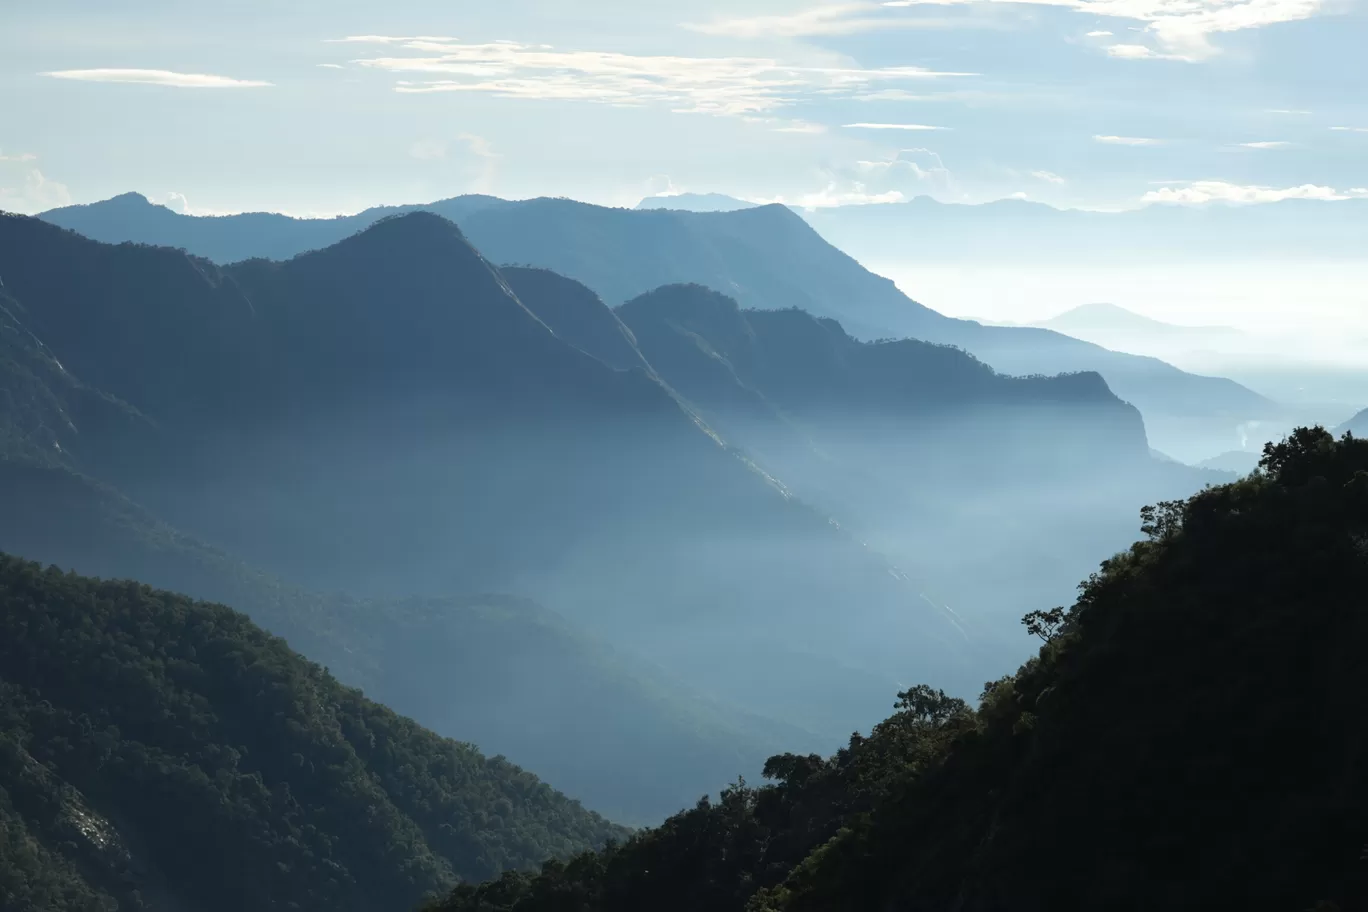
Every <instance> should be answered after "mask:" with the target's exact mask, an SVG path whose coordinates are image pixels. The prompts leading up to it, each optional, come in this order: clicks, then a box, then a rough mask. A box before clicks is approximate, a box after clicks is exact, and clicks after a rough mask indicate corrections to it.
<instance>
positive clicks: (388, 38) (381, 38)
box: [323, 35, 461, 44]
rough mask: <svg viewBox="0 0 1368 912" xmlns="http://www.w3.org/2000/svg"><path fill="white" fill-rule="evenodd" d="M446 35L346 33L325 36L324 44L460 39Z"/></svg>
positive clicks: (399, 42) (394, 42) (448, 40)
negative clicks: (331, 36) (337, 35)
mask: <svg viewBox="0 0 1368 912" xmlns="http://www.w3.org/2000/svg"><path fill="white" fill-rule="evenodd" d="M460 40H461V39H459V38H452V37H450V36H447V35H408V36H397V35H348V36H347V37H346V38H325V39H323V43H324V44H407V43H408V42H410V41H434V42H440V43H443V44H445V43H449V42H452V41H460Z"/></svg>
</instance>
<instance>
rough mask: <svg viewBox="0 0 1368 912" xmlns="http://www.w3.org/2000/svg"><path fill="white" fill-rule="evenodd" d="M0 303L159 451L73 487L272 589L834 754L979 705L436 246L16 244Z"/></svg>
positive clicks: (840, 539)
mask: <svg viewBox="0 0 1368 912" xmlns="http://www.w3.org/2000/svg"><path fill="white" fill-rule="evenodd" d="M0 275H4V281H5V284H6V288H7V289H9V291H10V292H11V293H12V294H13V295H14V297H15V298H16V300H20V301H22V302H23V304H24V306H25V308H26V309H27V310H26V312H27V314H28V316H29V322H28V325H29V326H31V327H32V331H33V332H34V333H35V334H36V335H37V336H38V337H39V338H41V339H42V340H43V342H44V344H45V345H46V346H47V347H49V348H50V349H51V351H53V352H54V353H55V356H56V357H57V358H59V359H60V360H61V363H62V365H63V366H64V368H65V370H66V371H68V372H69V373H70V374H71V375H73V376H76V377H81V378H83V379H85V378H98V386H99V389H100V390H101V391H102V392H104V393H106V394H108V395H110V396H114V397H117V398H118V399H119V400H121V401H123V402H127V403H130V407H134V408H136V409H137V410H138V412H139V414H141V415H144V416H146V418H147V420H148V422H149V423H150V425H151V431H150V432H149V433H148V434H146V435H145V437H144V438H143V439H141V440H140V441H138V445H137V446H131V447H130V449H128V450H126V451H125V450H121V451H120V452H119V453H118V454H117V457H118V458H107V457H104V455H103V454H101V458H99V459H95V460H92V461H90V462H83V463H81V464H79V465H78V466H77V468H79V469H80V470H81V471H82V472H83V473H84V474H86V475H88V476H91V477H94V478H98V479H99V480H100V481H101V482H103V483H105V484H107V485H110V486H112V487H113V488H115V489H117V490H118V491H119V492H120V493H121V494H123V495H126V496H127V497H128V498H129V499H131V500H132V501H133V502H135V503H137V504H139V505H140V506H141V507H142V508H144V509H146V510H147V511H148V512H149V513H151V514H152V515H154V516H156V517H157V518H158V519H159V520H160V521H162V522H165V523H166V524H168V525H169V526H170V527H173V528H175V529H178V530H181V531H183V532H184V533H185V534H186V535H189V536H191V537H193V538H195V539H197V540H200V541H204V542H207V543H209V544H211V545H213V546H214V547H216V548H220V549H222V550H224V551H226V552H228V553H230V554H233V555H235V556H237V557H238V558H240V559H241V560H243V561H245V562H246V563H247V564H249V565H251V566H254V567H259V568H260V569H261V570H263V571H265V572H266V573H268V574H270V575H272V576H275V577H278V578H282V579H287V580H290V581H291V582H293V583H296V584H298V585H301V586H302V587H304V588H306V589H314V590H323V591H334V590H339V589H340V590H344V591H348V592H350V593H352V594H354V595H357V596H361V597H376V598H389V597H392V596H395V595H421V596H427V597H440V596H445V595H449V594H451V593H470V592H504V593H516V594H517V595H519V596H522V597H525V598H530V599H533V600H534V601H536V602H539V603H541V604H547V605H551V606H553V607H554V608H555V609H556V611H557V613H559V614H560V615H562V616H564V617H565V618H567V619H568V620H569V621H570V622H571V623H572V624H574V625H575V626H576V627H578V628H580V629H582V630H583V631H584V632H585V633H586V634H587V635H588V636H591V637H594V638H596V639H598V640H600V641H602V642H604V643H606V644H608V645H609V646H611V647H612V648H614V649H617V650H622V651H624V652H626V653H629V654H633V655H637V656H640V657H641V659H643V660H644V661H646V662H648V663H651V664H652V665H654V666H659V667H660V668H662V669H663V671H664V674H665V678H666V679H674V680H678V681H680V682H682V684H683V685H684V686H685V687H686V688H689V689H692V690H693V691H694V692H697V693H698V694H699V695H700V698H701V699H704V700H705V701H706V700H714V701H718V702H721V703H724V704H731V705H732V707H733V708H734V709H733V711H736V712H739V713H740V714H741V715H740V716H739V717H734V718H741V719H746V718H750V716H747V715H746V714H747V713H749V714H751V715H759V716H763V717H766V718H768V719H772V720H775V721H776V722H777V723H779V727H778V729H777V730H779V731H783V730H792V728H793V727H797V728H799V729H802V730H804V731H810V732H814V733H816V734H818V735H820V736H821V737H823V738H825V739H827V740H828V742H829V741H830V739H832V738H834V737H839V734H840V732H842V731H843V730H844V729H846V728H848V727H849V725H850V724H851V720H852V719H860V718H865V719H869V718H872V717H874V714H875V713H876V712H877V706H878V705H879V701H880V694H881V693H883V692H885V691H886V689H887V687H888V686H890V685H891V684H893V683H894V682H896V680H897V679H898V678H899V677H900V676H901V675H902V674H903V673H904V671H905V669H906V668H907V667H909V666H916V665H920V666H923V667H926V668H928V669H931V668H934V669H935V672H934V673H935V674H938V675H943V679H944V680H946V681H947V683H949V682H954V681H958V682H959V684H958V685H957V686H961V687H966V686H971V685H970V683H969V682H971V681H973V679H974V678H975V677H977V672H976V670H975V669H974V658H973V657H974V647H973V644H972V643H970V642H969V641H968V640H967V639H966V637H965V635H964V633H963V632H962V631H960V630H959V629H958V628H957V627H956V626H955V624H954V623H953V621H952V619H950V618H948V617H946V616H945V614H944V612H942V611H941V610H939V609H937V608H935V607H932V606H929V605H926V603H925V602H924V601H923V600H922V599H921V598H920V590H919V589H918V587H917V585H916V583H915V582H914V581H913V580H911V579H910V578H909V577H908V576H907V574H906V573H905V572H900V571H899V570H898V569H897V567H896V566H894V565H893V564H892V563H890V562H889V561H888V560H887V559H886V558H885V557H883V556H881V555H879V554H878V553H876V552H874V551H872V550H871V549H869V548H868V547H866V546H864V545H862V544H861V543H860V542H859V541H857V540H856V539H854V538H853V537H852V536H850V535H849V534H848V533H847V532H845V531H843V530H842V529H841V528H839V527H838V526H836V525H834V524H833V523H832V522H831V521H830V519H829V517H828V516H827V515H825V514H823V513H821V512H818V511H816V510H814V509H813V508H812V507H810V506H809V505H807V504H805V503H803V502H801V501H799V500H798V499H796V498H794V497H793V496H792V494H791V492H789V491H787V490H785V489H784V488H783V486H782V485H781V484H779V483H777V482H775V481H774V480H773V479H772V478H767V477H766V476H765V475H764V474H763V473H761V472H759V471H757V470H756V468H755V467H754V466H753V465H749V464H747V463H746V462H745V461H744V460H743V459H741V458H738V456H737V455H736V454H735V453H734V452H732V451H731V450H729V449H728V448H727V447H726V446H725V445H724V444H723V442H722V441H720V440H719V438H718V437H717V435H716V433H715V432H714V431H713V430H712V429H711V428H709V427H708V426H707V425H706V423H704V422H702V421H701V419H700V418H699V417H698V415H697V414H695V413H694V412H692V411H691V410H689V409H688V408H687V407H685V406H682V405H681V404H680V402H679V401H678V400H677V398H676V397H675V396H674V395H673V394H672V393H671V391H670V390H668V389H666V388H665V387H664V386H662V385H661V384H660V383H659V382H658V380H657V379H656V378H654V377H653V376H651V374H650V373H648V372H647V371H646V370H645V369H635V370H631V371H616V370H613V369H612V368H610V367H609V366H608V365H606V364H604V363H603V362H602V361H600V360H598V359H597V358H595V357H593V356H591V355H589V354H586V353H584V352H583V351H581V350H579V349H577V348H576V347H574V345H572V344H568V343H567V342H566V341H565V340H564V339H563V338H561V337H560V336H558V335H557V334H556V333H555V332H554V331H553V330H552V329H551V327H549V326H548V325H547V324H546V322H544V321H543V320H541V319H540V318H539V317H538V316H536V315H535V314H533V313H532V312H531V311H530V310H529V309H528V307H527V305H526V304H525V303H524V302H523V301H521V300H520V299H519V298H518V297H517V296H516V294H514V292H513V290H512V287H511V285H510V284H509V281H508V280H507V279H506V278H505V277H504V276H503V274H502V273H501V272H500V271H499V270H497V269H495V268H494V267H493V266H492V265H491V264H490V263H489V262H488V261H487V260H485V259H484V258H483V257H482V256H481V255H480V254H479V253H478V252H476V251H475V250H474V249H473V248H472V247H471V246H470V244H469V243H468V241H467V240H466V239H465V238H464V237H463V236H462V234H461V232H460V231H459V230H458V229H456V227H455V226H454V225H452V224H451V223H450V222H448V221H446V220H443V219H441V218H438V217H436V216H432V215H430V214H425V213H414V214H408V215H403V216H398V217H394V218H391V219H388V220H384V221H382V222H380V223H378V224H376V225H375V226H372V227H371V228H370V229H368V230H367V231H365V232H363V233H362V234H360V235H357V236H354V237H352V238H350V239H348V240H347V241H344V242H343V243H341V244H339V245H335V246H334V247H332V248H327V249H325V250H322V251H318V252H315V253H310V254H307V255H302V256H300V257H298V258H295V259H293V260H290V261H287V262H284V263H274V262H268V261H248V262H244V263H241V264H238V265H236V266H233V267H219V266H215V265H213V264H211V263H209V262H207V261H204V260H199V259H197V258H195V257H193V256H190V255H187V254H185V253H183V252H179V251H175V250H168V249H164V248H150V247H138V246H131V245H130V246H123V245H121V246H109V245H103V244H99V243H96V242H92V241H90V240H88V239H85V238H82V237H80V236H78V235H75V234H73V233H69V232H65V231H63V230H61V229H58V228H55V227H54V226H51V225H47V224H45V223H43V222H41V221H37V220H33V219H22V218H17V217H6V218H4V219H0ZM525 278H526V277H525V276H523V277H519V276H518V275H517V274H516V273H515V281H520V282H521V281H523V279H525ZM552 284H554V283H552ZM562 303H563V304H564V306H565V307H566V308H568V309H569V310H572V311H573V310H574V308H575V307H576V306H577V304H576V302H572V301H568V300H567V301H563V302H562ZM586 303H588V304H592V301H589V302H586V301H583V300H581V301H579V302H578V304H586ZM591 310H592V308H591ZM547 313H548V316H549V318H550V319H551V320H552V322H557V320H558V319H559V318H558V317H556V315H555V314H554V313H552V311H550V310H548V311H547ZM596 314H597V317H598V318H600V319H601V320H603V321H607V322H606V323H605V324H604V325H608V326H613V325H616V323H615V321H616V317H614V316H613V315H612V314H611V313H610V312H608V311H606V309H604V308H600V309H599V310H598V311H596ZM624 338H625V337H624ZM101 340H104V344H101ZM583 344H586V345H590V343H589V342H584V343H583ZM590 347H592V345H591V346H590ZM90 382H95V381H93V380H92V381H90ZM196 594H199V593H196ZM852 606H853V607H852ZM723 628H725V630H726V631H727V635H726V636H725V637H720V638H719V636H718V631H719V630H720V629H723ZM871 631H878V632H879V635H878V636H872V635H871ZM762 643H763V644H764V652H763V653H759V652H757V649H759V647H760V644H762ZM757 656H761V657H762V658H761V659H760V660H757ZM730 724H731V723H729V725H730ZM746 724H747V725H749V724H751V723H746ZM733 727H734V726H733ZM752 727H756V726H752ZM752 743H753V744H754V743H755V742H752ZM599 778H600V781H602V779H603V776H602V774H600V776H599ZM674 788H675V787H674V786H670V791H669V792H667V793H666V794H667V795H674V794H677V792H675V791H674ZM657 800H674V799H673V798H662V797H661V796H659V795H657Z"/></svg>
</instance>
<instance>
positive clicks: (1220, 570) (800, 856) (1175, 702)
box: [434, 429, 1368, 912]
mask: <svg viewBox="0 0 1368 912" xmlns="http://www.w3.org/2000/svg"><path fill="white" fill-rule="evenodd" d="M1263 469H1264V471H1263V473H1261V474H1258V475H1255V476H1253V477H1251V478H1248V479H1244V480H1241V481H1239V482H1236V483H1232V484H1228V485H1224V486H1221V487H1216V488H1211V489H1208V490H1206V491H1203V492H1201V493H1199V494H1197V495H1195V496H1193V497H1191V498H1190V499H1188V500H1186V501H1178V502H1173V503H1169V504H1162V505H1159V506H1158V507H1157V508H1151V509H1150V510H1147V511H1146V512H1145V514H1144V518H1145V527H1144V532H1145V534H1146V540H1145V541H1142V542H1139V543H1137V544H1135V545H1134V546H1133V547H1131V548H1130V549H1129V550H1128V551H1126V552H1124V553H1122V554H1119V555H1117V556H1116V557H1115V558H1113V559H1112V560H1109V561H1107V562H1106V563H1105V564H1104V565H1103V567H1102V569H1101V571H1100V572H1099V573H1098V574H1096V575H1094V576H1093V577H1091V578H1090V579H1089V580H1087V581H1086V582H1085V583H1084V584H1083V585H1082V586H1081V587H1080V595H1079V599H1078V601H1077V602H1076V604H1075V605H1074V606H1073V608H1072V609H1071V610H1070V611H1068V612H1066V611H1065V610H1064V609H1062V608H1061V609H1058V610H1057V611H1052V612H1037V613H1035V614H1034V615H1032V616H1029V617H1028V618H1027V619H1026V620H1027V622H1028V625H1029V626H1030V628H1031V629H1032V630H1033V631H1034V632H1036V633H1038V634H1039V635H1040V636H1041V637H1042V639H1044V640H1045V641H1046V643H1045V646H1044V647H1043V648H1042V649H1041V651H1040V654H1039V656H1038V657H1036V658H1033V659H1032V660H1031V661H1030V662H1028V663H1027V664H1026V665H1025V666H1023V667H1022V668H1021V670H1020V671H1019V672H1018V673H1017V674H1016V675H1013V676H1009V677H1004V678H1002V679H1001V680H999V681H996V682H990V683H989V684H988V685H987V686H986V688H985V690H984V694H983V697H982V700H981V703H980V705H979V707H978V708H977V710H974V709H971V708H970V707H969V706H967V705H966V704H965V703H963V701H959V700H955V699H953V698H948V697H946V695H945V694H944V693H940V692H938V691H935V690H933V689H931V688H928V687H916V688H911V689H909V690H907V691H904V692H903V693H901V694H899V699H898V704H897V707H896V710H897V711H896V712H895V714H894V715H893V716H891V717H890V718H889V719H888V720H887V721H886V722H885V723H883V724H882V725H880V726H877V727H876V728H875V729H874V730H873V731H872V732H871V734H870V736H868V737H861V736H858V735H857V736H855V737H853V738H852V739H851V741H850V744H849V746H848V747H847V748H845V749H843V750H841V751H839V752H838V753H837V754H836V755H834V756H833V757H831V758H822V757H818V756H801V755H785V756H780V757H775V758H773V759H772V760H771V761H770V763H769V764H768V765H767V768H766V772H767V775H768V776H769V777H770V778H771V779H772V780H774V782H773V784H771V785H767V786H765V787H763V788H760V789H754V788H747V787H738V788H736V789H733V790H732V791H730V792H729V793H727V794H726V795H724V796H723V797H722V800H721V801H720V802H718V803H716V804H711V803H701V804H700V805H699V806H698V807H697V808H695V809H693V810H691V811H689V812H687V813H684V814H681V815H678V816H676V817H675V818H672V819H671V820H670V821H667V822H666V823H665V824H664V825H663V826H661V827H660V828H658V829H655V830H652V831H648V832H644V833H640V834H637V835H636V836H634V837H633V838H632V839H631V840H629V841H628V842H627V843H625V844H624V845H622V846H619V847H614V848H611V849H609V850H608V851H606V852H604V853H600V854H597V855H587V856H582V857H581V858H578V859H576V860H574V861H572V862H570V863H569V864H554V865H548V866H546V867H545V868H544V869H543V871H542V873H541V874H540V875H536V876H529V875H525V874H519V875H509V876H505V877H504V878H501V879H500V880H499V881H497V882H494V883H490V884H486V885H483V886H479V887H476V886H463V887H460V888H458V889H457V890H456V891H455V892H454V893H453V895H452V896H450V897H449V898H448V899H447V900H445V901H444V902H442V903H439V904H437V905H435V906H434V908H439V909H442V910H445V912H476V910H479V912H494V910H498V912H550V910H556V912H591V910H592V912H628V910H633V909H643V908H649V909H656V910H661V912H676V910H677V912H685V910H690V909H699V908H707V909H712V910H717V912H743V910H745V912H818V910H820V912H845V910H849V912H866V910H870V909H880V910H887V912H941V910H944V912H950V910H960V912H1008V910H1011V912H1017V910H1020V912H1046V910H1054V909H1121V910H1136V912H1139V910H1145V909H1159V908H1162V909H1178V910H1187V909H1192V910H1197V909H1212V908H1238V909H1248V910H1253V912H1263V910H1268V912H1275V910H1276V912H1281V910H1286V909H1307V908H1313V907H1314V908H1317V909H1327V910H1329V909H1356V908H1361V907H1362V904H1363V903H1364V901H1365V900H1368V889H1365V882H1366V881H1365V875H1366V874H1368V869H1365V866H1364V859H1363V847H1364V844H1365V841H1366V840H1365V835H1366V834H1365V831H1364V824H1363V820H1364V818H1365V814H1368V789H1366V788H1365V786H1364V783H1365V781H1368V780H1365V777H1364V775H1363V772H1364V770H1365V769H1368V738H1365V734H1364V730H1363V727H1362V726H1360V725H1357V724H1352V723H1351V722H1348V721H1346V720H1351V719H1353V718H1355V717H1356V712H1357V710H1356V701H1357V695H1358V694H1359V693H1360V692H1361V691H1362V688H1363V686H1364V684H1365V680H1364V678H1365V672H1364V668H1363V663H1362V662H1361V661H1359V656H1360V655H1361V654H1362V652H1363V650H1364V648H1365V647H1368V624H1366V623H1365V615H1364V613H1363V611H1361V610H1360V605H1361V602H1362V598H1361V595H1360V593H1361V592H1362V591H1363V587H1364V585H1365V583H1368V562H1366V561H1365V557H1364V548H1363V541H1364V538H1365V535H1368V442H1364V441H1359V440H1352V439H1346V440H1342V441H1339V442H1336V441H1334V439H1333V438H1331V437H1330V436H1329V435H1328V434H1327V433H1326V432H1324V431H1322V430H1319V429H1316V430H1305V429H1303V430H1299V431H1297V432H1296V433H1294V434H1293V435H1292V437H1290V438H1289V439H1288V440H1286V441H1284V442H1283V443H1281V444H1279V445H1270V446H1269V448H1268V449H1267V450H1266V453H1265V458H1264V463H1263ZM1060 859H1068V862H1067V865H1066V866H1065V869H1064V870H1063V871H1061V865H1060V861H1059V860H1060ZM1318 901H1322V902H1321V903H1320V904H1317V902H1318Z"/></svg>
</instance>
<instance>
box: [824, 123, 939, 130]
mask: <svg viewBox="0 0 1368 912" xmlns="http://www.w3.org/2000/svg"><path fill="white" fill-rule="evenodd" d="M845 127H846V129H847V130H948V129H950V128H949V127H932V126H928V125H927V124H888V123H852V124H846V125H845Z"/></svg>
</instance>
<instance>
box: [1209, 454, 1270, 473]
mask: <svg viewBox="0 0 1368 912" xmlns="http://www.w3.org/2000/svg"><path fill="white" fill-rule="evenodd" d="M1199 465H1200V467H1201V468H1204V469H1213V470H1215V471H1217V472H1234V473H1235V474H1236V475H1248V474H1249V473H1250V472H1252V471H1254V470H1255V469H1256V468H1258V466H1259V454H1258V453H1251V452H1249V451H1248V450H1231V451H1230V452H1229V453H1222V454H1221V455H1219V456H1213V457H1211V458H1210V459H1206V460H1203V461H1202V462H1201V463H1199Z"/></svg>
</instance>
